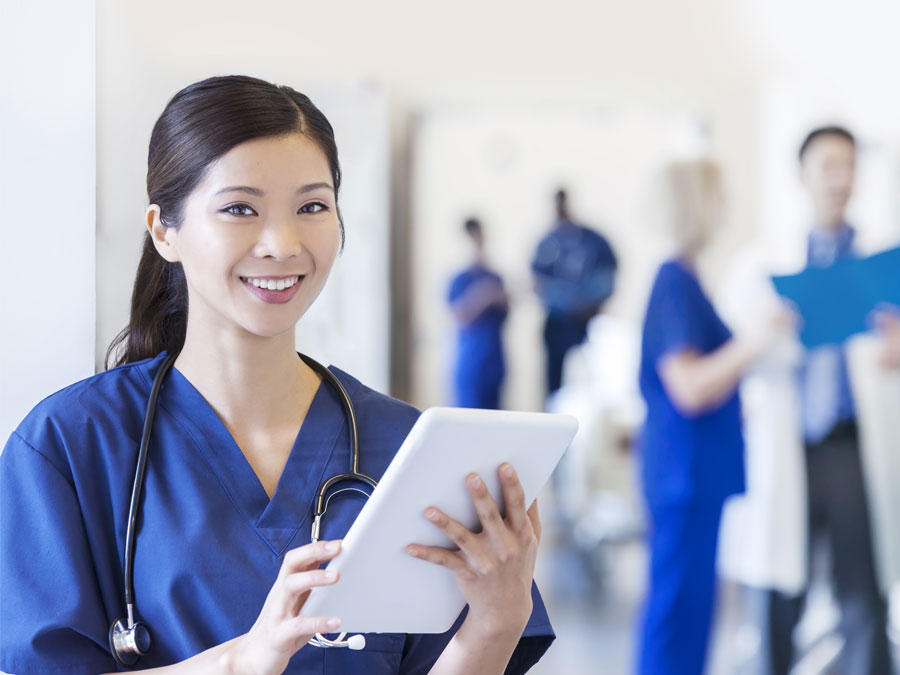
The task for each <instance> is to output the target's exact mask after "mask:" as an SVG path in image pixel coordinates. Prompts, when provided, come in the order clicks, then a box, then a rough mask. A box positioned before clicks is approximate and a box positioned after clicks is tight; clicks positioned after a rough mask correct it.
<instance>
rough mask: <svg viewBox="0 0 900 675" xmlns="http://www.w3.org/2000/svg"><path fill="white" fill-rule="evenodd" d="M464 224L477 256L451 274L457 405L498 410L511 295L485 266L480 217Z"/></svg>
mask: <svg viewBox="0 0 900 675" xmlns="http://www.w3.org/2000/svg"><path fill="white" fill-rule="evenodd" d="M465 230H466V234H467V235H468V236H469V238H470V239H471V241H472V245H473V247H474V251H475V255H474V259H473V261H472V263H471V264H470V265H469V266H468V267H467V268H466V269H464V270H463V271H462V272H460V273H459V274H457V275H456V276H455V277H453V280H452V281H451V282H450V289H449V291H448V292H447V300H448V302H449V303H450V309H451V310H452V311H453V316H454V318H455V319H456V324H457V326H458V336H457V340H456V367H455V368H454V370H453V385H454V387H453V388H454V394H455V400H454V405H456V406H457V407H460V408H485V409H488V410H499V408H500V389H501V387H502V385H503V378H504V377H505V375H506V363H505V360H504V358H503V324H504V322H505V321H506V315H507V314H508V313H509V296H508V295H507V294H506V290H505V289H504V288H503V279H502V278H501V277H500V275H499V274H497V273H496V272H495V271H494V270H492V269H490V268H489V267H488V266H487V260H486V258H485V252H484V230H483V229H482V227H481V221H479V220H477V219H475V218H469V219H467V220H466V223H465Z"/></svg>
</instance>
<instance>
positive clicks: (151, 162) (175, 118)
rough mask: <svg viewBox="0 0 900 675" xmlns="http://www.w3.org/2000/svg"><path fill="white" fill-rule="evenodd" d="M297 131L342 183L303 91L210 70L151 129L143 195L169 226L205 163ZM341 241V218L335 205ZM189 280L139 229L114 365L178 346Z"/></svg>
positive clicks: (330, 141)
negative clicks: (130, 288) (214, 73)
mask: <svg viewBox="0 0 900 675" xmlns="http://www.w3.org/2000/svg"><path fill="white" fill-rule="evenodd" d="M289 133H300V134H303V135H304V136H306V137H307V138H308V139H310V140H311V141H313V142H314V143H315V144H316V145H318V146H319V148H320V149H321V150H322V152H323V153H325V157H326V158H327V159H328V165H329V167H330V169H331V177H332V179H333V181H334V192H335V199H336V198H337V193H338V190H339V189H340V186H341V169H340V164H339V163H338V156H337V146H336V144H335V141H334V130H333V129H332V127H331V124H330V123H329V122H328V120H327V119H326V118H325V115H323V114H322V112H321V111H320V110H319V109H318V108H316V106H315V105H313V103H312V101H310V100H309V98H308V97H307V96H304V95H303V94H301V93H299V92H297V91H295V90H294V89H291V88H290V87H285V86H278V85H274V84H271V83H269V82H266V81H264V80H259V79H256V78H254V77H246V76H243V75H230V76H226V77H211V78H209V79H206V80H203V81H201V82H195V83H194V84H191V85H188V86H187V87H185V88H184V89H182V90H181V91H179V92H178V93H177V94H175V96H174V97H172V100H171V101H169V103H168V104H167V105H166V107H165V109H164V110H163V112H162V114H161V115H160V116H159V119H158V120H157V121H156V124H155V125H154V127H153V133H152V134H151V135H150V150H149V152H148V156H147V197H148V198H149V200H150V203H151V204H156V205H158V206H159V209H160V216H159V218H160V221H161V222H162V223H163V225H165V226H166V227H178V226H179V225H181V223H182V220H183V219H184V205H185V201H186V200H187V198H188V195H190V194H191V192H192V191H193V190H194V188H195V187H196V186H197V185H198V183H200V181H201V180H202V179H203V176H204V175H205V174H206V171H207V169H208V167H209V166H210V165H211V164H212V163H213V162H215V161H216V160H217V159H219V158H220V157H222V155H224V154H225V153H227V152H228V151H229V150H231V149H232V148H234V147H235V146H237V145H240V144H241V143H245V142H247V141H250V140H254V139H257V138H266V137H271V136H281V135H284V134H289ZM337 216H338V223H339V225H340V230H341V247H343V245H344V223H343V221H342V219H341V215H340V210H339V209H338V210H337ZM187 311H188V295H187V283H186V281H185V277H184V270H183V269H182V267H181V263H170V262H167V261H166V260H165V259H163V258H162V256H160V255H159V253H157V251H156V248H155V247H154V245H153V241H152V239H151V237H150V233H149V232H146V233H145V234H144V245H143V250H142V252H141V260H140V263H139V264H138V269H137V275H136V276H135V280H134V290H133V291H132V294H131V318H130V319H129V322H128V326H127V327H125V329H123V330H122V332H120V333H119V334H118V335H117V336H116V338H115V339H114V340H113V341H112V343H111V344H110V345H109V349H107V351H106V365H107V367H109V364H110V361H114V365H116V366H119V365H122V364H125V363H132V362H134V361H140V360H142V359H146V358H150V357H153V356H156V355H157V354H159V353H160V352H161V351H163V350H168V351H170V352H172V351H180V350H181V348H182V347H183V346H184V338H185V331H186V328H187Z"/></svg>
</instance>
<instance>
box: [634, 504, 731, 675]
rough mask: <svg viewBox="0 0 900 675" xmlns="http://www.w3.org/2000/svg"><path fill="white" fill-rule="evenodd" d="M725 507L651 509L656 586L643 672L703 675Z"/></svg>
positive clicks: (644, 633)
mask: <svg viewBox="0 0 900 675" xmlns="http://www.w3.org/2000/svg"><path fill="white" fill-rule="evenodd" d="M721 515H722V503H721V502H720V501H718V500H715V501H706V502H703V501H699V500H697V501H691V502H686V503H678V504H674V505H666V506H661V507H651V508H650V516H651V519H652V523H651V532H650V586H649V589H648V593H647V601H646V607H645V613H644V618H643V624H642V626H641V636H640V642H639V645H640V647H639V648H640V653H639V655H638V658H637V672H638V673H639V674H640V675H675V674H676V673H677V674H683V675H701V673H703V667H704V663H705V661H706V652H707V645H708V642H709V634H710V627H711V624H712V616H713V605H714V602H715V585H716V577H715V562H716V547H717V540H718V535H719V521H720V519H721Z"/></svg>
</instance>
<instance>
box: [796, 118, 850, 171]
mask: <svg viewBox="0 0 900 675" xmlns="http://www.w3.org/2000/svg"><path fill="white" fill-rule="evenodd" d="M820 136H837V137H839V138H843V139H844V140H845V141H849V142H850V145H852V146H853V147H854V148H855V147H856V139H855V138H854V137H853V134H851V133H850V132H849V131H848V130H847V129H845V128H844V127H841V126H837V125H832V126H827V127H818V128H817V129H813V130H812V131H810V132H809V133H808V134H806V138H804V139H803V142H802V143H801V144H800V152H798V153H797V157H798V159H799V160H800V161H801V162H802V161H803V156H804V155H805V154H806V151H807V150H809V146H810V145H812V143H813V141H815V140H816V139H817V138H819V137H820Z"/></svg>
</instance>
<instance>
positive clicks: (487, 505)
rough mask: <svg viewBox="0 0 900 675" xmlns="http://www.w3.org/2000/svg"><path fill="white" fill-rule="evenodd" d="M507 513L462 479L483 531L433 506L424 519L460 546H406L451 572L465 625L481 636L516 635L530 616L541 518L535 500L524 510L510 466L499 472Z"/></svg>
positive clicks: (474, 482)
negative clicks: (463, 608) (463, 609)
mask: <svg viewBox="0 0 900 675" xmlns="http://www.w3.org/2000/svg"><path fill="white" fill-rule="evenodd" d="M498 473H499V475H500V484H501V486H502V489H503V501H504V504H505V506H506V517H505V518H504V517H502V516H501V515H500V510H499V509H498V508H497V504H496V502H494V500H493V499H492V498H491V495H490V493H489V492H488V489H487V486H486V485H485V484H484V481H483V480H481V478H480V477H479V476H478V475H477V474H474V473H473V474H470V475H469V476H468V477H467V478H466V487H467V488H468V490H469V494H470V495H472V501H473V502H474V504H475V510H476V512H477V513H478V518H479V520H480V521H481V526H482V530H481V532H479V533H477V534H476V533H474V532H471V531H469V530H468V529H467V528H465V527H464V526H463V525H462V524H461V523H459V522H457V521H456V520H453V519H452V518H450V517H449V516H447V514H445V513H443V512H442V511H440V510H439V509H437V508H436V507H433V506H432V507H429V508H428V509H426V511H425V517H426V518H428V519H429V520H430V521H431V522H432V523H434V524H435V525H437V526H438V527H439V528H440V529H441V530H442V531H443V532H444V534H446V535H447V536H448V537H449V538H450V540H451V541H453V543H455V544H456V545H457V546H458V547H459V550H457V551H451V550H447V549H444V548H440V547H436V546H420V545H418V544H411V545H410V546H408V547H407V549H406V551H407V553H409V554H410V555H412V556H414V557H416V558H421V559H422V560H427V561H428V562H432V563H434V564H436V565H441V566H442V567H446V568H447V569H448V570H450V571H451V572H453V575H454V577H455V578H456V583H457V585H458V586H459V590H460V592H461V593H462V595H463V597H464V598H465V600H466V602H467V603H468V604H469V613H468V616H467V617H466V623H467V624H469V623H470V622H472V623H473V624H474V625H475V626H476V627H477V629H478V631H479V633H481V634H482V635H484V636H485V637H493V636H504V635H515V637H516V639H518V636H519V635H521V633H522V631H523V630H524V628H525V624H526V623H528V618H529V617H530V616H531V609H532V603H531V583H532V579H533V577H534V563H535V560H536V558H537V551H538V542H539V541H540V538H541V519H540V516H539V515H538V509H537V502H536V501H535V502H534V503H533V504H532V505H531V508H529V509H528V510H527V511H526V508H525V492H524V491H523V490H522V485H521V484H520V483H519V478H518V476H516V472H515V470H514V469H513V467H512V466H511V465H510V464H508V463H504V464H502V465H500V468H499V470H498Z"/></svg>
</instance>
